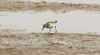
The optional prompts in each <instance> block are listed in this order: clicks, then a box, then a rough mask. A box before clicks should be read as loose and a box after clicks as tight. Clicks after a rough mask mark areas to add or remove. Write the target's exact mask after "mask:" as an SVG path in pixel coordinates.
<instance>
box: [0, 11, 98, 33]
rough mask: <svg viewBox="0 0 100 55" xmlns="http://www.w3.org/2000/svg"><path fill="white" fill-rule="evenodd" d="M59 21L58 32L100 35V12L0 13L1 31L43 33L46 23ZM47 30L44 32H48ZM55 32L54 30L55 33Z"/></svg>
mask: <svg viewBox="0 0 100 55" xmlns="http://www.w3.org/2000/svg"><path fill="white" fill-rule="evenodd" d="M51 20H58V23H57V30H58V32H75V33H76V32H77V33H87V32H96V33H100V21H99V20H100V12H90V11H80V10H77V11H70V12H66V13H60V12H59V13H55V12H52V11H45V12H33V11H29V12H0V25H1V26H0V27H1V28H0V29H3V28H11V29H12V28H13V29H19V30H21V29H26V32H41V28H42V24H44V23H45V22H46V21H51ZM48 31H49V30H47V29H45V30H44V31H43V32H48ZM53 31H54V30H52V32H53Z"/></svg>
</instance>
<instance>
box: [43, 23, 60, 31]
mask: <svg viewBox="0 0 100 55" xmlns="http://www.w3.org/2000/svg"><path fill="white" fill-rule="evenodd" d="M57 22H58V21H48V22H46V23H45V24H43V27H42V31H43V29H44V28H47V29H49V32H48V33H50V31H51V29H52V28H55V33H57V29H56V23H57Z"/></svg>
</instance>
